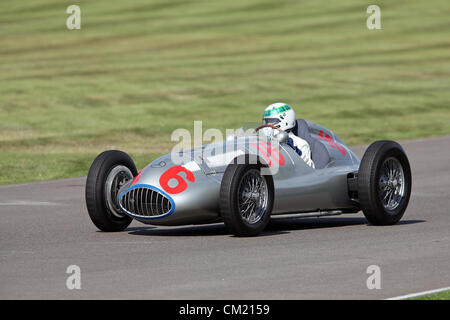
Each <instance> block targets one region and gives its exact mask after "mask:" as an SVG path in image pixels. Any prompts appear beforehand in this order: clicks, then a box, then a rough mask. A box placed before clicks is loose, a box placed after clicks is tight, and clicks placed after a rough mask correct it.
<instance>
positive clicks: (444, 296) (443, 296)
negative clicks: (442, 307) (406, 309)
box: [408, 291, 450, 300]
mask: <svg viewBox="0 0 450 320" xmlns="http://www.w3.org/2000/svg"><path fill="white" fill-rule="evenodd" d="M408 300H450V291H444V292H439V293H434V294H428V295H426V296H421V297H415V298H411V299H408Z"/></svg>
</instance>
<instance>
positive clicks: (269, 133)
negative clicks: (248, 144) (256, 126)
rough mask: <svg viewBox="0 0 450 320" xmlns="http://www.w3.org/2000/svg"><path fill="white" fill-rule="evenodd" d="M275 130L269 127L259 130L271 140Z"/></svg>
mask: <svg viewBox="0 0 450 320" xmlns="http://www.w3.org/2000/svg"><path fill="white" fill-rule="evenodd" d="M275 131H277V130H275V129H273V128H270V127H265V128H262V129H261V132H262V133H263V134H264V135H265V136H266V137H268V138H272V137H273V136H275V134H276V133H275Z"/></svg>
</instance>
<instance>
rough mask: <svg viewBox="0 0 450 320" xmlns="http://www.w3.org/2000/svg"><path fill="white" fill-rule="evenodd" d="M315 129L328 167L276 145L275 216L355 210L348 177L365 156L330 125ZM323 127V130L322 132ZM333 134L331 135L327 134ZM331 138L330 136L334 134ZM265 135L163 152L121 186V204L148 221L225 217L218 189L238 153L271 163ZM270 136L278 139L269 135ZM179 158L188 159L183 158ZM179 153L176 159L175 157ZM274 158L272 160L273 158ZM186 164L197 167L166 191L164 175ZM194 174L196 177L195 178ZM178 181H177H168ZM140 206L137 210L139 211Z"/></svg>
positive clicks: (168, 222)
mask: <svg viewBox="0 0 450 320" xmlns="http://www.w3.org/2000/svg"><path fill="white" fill-rule="evenodd" d="M308 127H309V131H310V134H311V136H312V137H313V138H315V139H318V140H319V141H320V142H321V143H323V145H324V146H325V147H326V148H327V150H328V153H329V155H330V159H331V161H330V162H329V163H328V165H327V166H326V167H325V168H322V169H313V168H311V167H309V166H308V165H307V164H306V163H305V162H304V161H303V160H302V159H301V157H300V156H299V155H298V154H297V153H296V152H295V151H294V150H293V149H292V148H291V147H289V146H288V145H287V144H284V143H281V144H279V145H277V146H276V147H277V149H278V150H279V152H280V153H281V155H282V157H283V158H284V160H285V161H284V164H283V165H279V166H278V167H277V166H275V167H276V168H275V169H278V170H277V171H276V173H275V174H273V175H272V177H273V182H274V205H273V210H272V216H276V215H280V216H281V215H283V216H284V215H285V214H291V213H292V214H298V213H307V212H317V215H321V214H320V212H322V211H329V212H330V213H331V214H335V213H336V212H355V211H358V210H359V209H358V204H357V202H355V200H352V199H351V196H350V192H349V187H348V179H349V177H350V176H353V175H354V174H356V173H357V172H358V169H359V165H360V160H359V159H358V158H357V157H356V155H355V154H354V153H353V152H352V151H351V150H350V149H349V148H347V147H346V146H345V144H344V143H343V142H342V141H341V140H340V139H339V138H338V137H337V136H335V135H334V134H333V133H332V132H331V131H330V130H328V129H326V128H324V127H322V126H320V125H317V124H315V123H312V122H308ZM319 132H320V134H319ZM326 135H328V140H327V139H324V138H323V137H324V136H326ZM330 138H331V139H330ZM262 139H265V138H262V137H261V136H260V135H257V134H250V135H241V136H236V137H235V138H234V139H231V140H227V141H224V142H220V143H214V144H210V145H205V146H201V147H198V148H194V149H192V150H189V151H185V152H183V153H178V154H168V155H165V156H162V157H160V158H158V159H156V160H154V161H153V162H152V163H150V164H149V165H148V166H147V167H145V168H144V169H143V170H142V171H141V172H140V174H139V176H138V177H137V179H135V181H133V182H131V181H130V182H128V183H127V184H126V185H124V186H123V187H122V188H121V189H120V191H119V197H118V199H119V200H118V201H119V206H120V208H121V209H122V211H124V213H126V214H127V215H129V216H131V217H133V218H135V219H136V220H139V221H141V222H144V223H147V224H155V225H183V224H200V223H209V222H215V221H220V212H219V211H220V210H219V194H220V185H221V181H222V177H223V174H224V172H225V170H226V168H227V166H228V164H229V163H230V162H231V161H232V160H233V159H235V158H237V157H243V156H244V155H254V156H255V157H258V159H260V161H261V162H262V163H263V164H266V165H269V163H268V161H267V154H266V155H264V152H261V150H258V149H257V148H255V146H257V145H258V143H259V141H261V140H262ZM266 142H268V143H271V144H273V142H274V141H271V140H270V139H269V140H267V141H266ZM180 158H183V159H184V160H183V161H181V163H180V161H179V159H180ZM174 159H176V161H174ZM272 164H273V163H272ZM180 165H181V166H182V167H183V168H185V169H186V170H188V171H190V172H192V174H193V177H194V179H192V177H191V179H190V180H189V179H188V177H187V175H186V172H183V171H181V172H180V173H179V174H178V176H179V177H180V178H181V179H182V180H183V181H184V182H182V183H187V187H186V188H185V190H183V191H182V192H179V193H174V194H172V193H170V192H167V189H168V188H167V185H165V186H164V185H161V181H162V180H161V179H162V178H161V177H162V175H163V174H165V173H166V172H167V170H168V169H170V168H172V167H174V166H180ZM191 180H193V181H191ZM168 185H169V186H170V187H175V186H176V185H177V181H176V180H175V179H172V180H171V181H169V182H168ZM136 212H138V213H136Z"/></svg>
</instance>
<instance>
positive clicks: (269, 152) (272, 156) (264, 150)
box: [250, 141, 286, 167]
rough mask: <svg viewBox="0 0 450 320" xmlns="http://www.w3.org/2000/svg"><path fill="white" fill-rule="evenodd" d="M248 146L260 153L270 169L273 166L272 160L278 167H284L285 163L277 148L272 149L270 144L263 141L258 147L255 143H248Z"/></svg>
mask: <svg viewBox="0 0 450 320" xmlns="http://www.w3.org/2000/svg"><path fill="white" fill-rule="evenodd" d="M250 145H251V146H252V147H255V148H256V149H258V150H259V152H261V154H262V155H263V157H264V159H266V161H267V163H268V164H269V166H270V167H272V166H273V162H272V160H273V161H275V162H276V163H277V164H278V165H280V166H284V164H285V162H286V161H285V160H284V157H283V155H282V154H281V152H280V151H279V150H278V149H277V148H275V147H272V145H271V144H270V143H268V142H265V141H259V144H258V145H257V144H256V143H250Z"/></svg>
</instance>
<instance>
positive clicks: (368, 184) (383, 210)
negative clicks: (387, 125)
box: [358, 140, 412, 225]
mask: <svg viewBox="0 0 450 320" xmlns="http://www.w3.org/2000/svg"><path fill="white" fill-rule="evenodd" d="M411 183H412V179H411V167H410V165H409V161H408V158H407V156H406V153H405V151H404V150H403V148H402V147H401V146H400V145H399V144H398V143H397V142H394V141H389V140H383V141H376V142H374V143H372V144H371V145H370V146H369V148H368V149H367V150H366V152H365V154H364V157H363V158H362V160H361V165H360V167H359V172H358V195H359V200H360V204H361V209H362V210H363V212H364V215H365V217H366V218H367V220H369V222H370V223H371V224H374V225H390V224H395V223H397V222H398V221H399V220H400V219H401V218H402V216H403V214H404V213H405V210H406V207H407V206H408V202H409V198H410V195H411Z"/></svg>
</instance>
